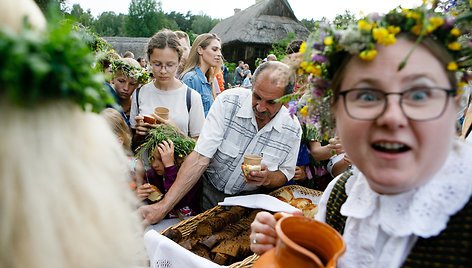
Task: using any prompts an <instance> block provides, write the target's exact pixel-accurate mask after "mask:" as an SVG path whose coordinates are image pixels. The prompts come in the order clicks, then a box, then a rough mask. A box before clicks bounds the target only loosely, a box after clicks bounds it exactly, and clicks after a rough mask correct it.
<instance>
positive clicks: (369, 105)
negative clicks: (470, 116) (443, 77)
mask: <svg viewBox="0 0 472 268" xmlns="http://www.w3.org/2000/svg"><path fill="white" fill-rule="evenodd" d="M339 95H341V96H343V100H344V107H345V109H346V112H347V114H348V115H349V116H350V117H352V118H354V119H359V120H375V119H377V118H379V117H380V116H382V114H383V113H384V112H385V110H386V109H387V96H388V95H400V99H399V102H400V107H401V109H402V111H403V114H404V115H405V116H406V117H407V118H409V119H411V120H417V121H424V120H432V119H436V118H438V117H440V116H441V115H442V114H443V113H444V111H445V110H446V108H447V103H448V99H449V96H455V95H456V91H455V90H454V89H445V88H438V87H415V88H411V89H408V90H405V91H403V92H389V93H385V92H383V91H381V90H379V89H375V88H354V89H349V90H345V91H341V92H339Z"/></svg>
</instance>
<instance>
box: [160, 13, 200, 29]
mask: <svg viewBox="0 0 472 268" xmlns="http://www.w3.org/2000/svg"><path fill="white" fill-rule="evenodd" d="M193 17H194V16H193V15H192V13H190V11H188V12H187V15H184V14H182V13H178V12H175V11H172V12H170V13H168V14H166V18H167V20H168V21H174V22H175V23H176V25H177V27H176V28H175V29H174V28H172V29H173V30H181V31H184V32H189V31H190V30H192V21H193Z"/></svg>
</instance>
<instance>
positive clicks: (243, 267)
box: [161, 185, 323, 268]
mask: <svg viewBox="0 0 472 268" xmlns="http://www.w3.org/2000/svg"><path fill="white" fill-rule="evenodd" d="M283 189H287V190H291V191H292V192H293V193H294V194H296V193H299V194H301V195H304V196H312V197H315V198H318V199H319V197H321V195H322V194H323V192H321V191H316V190H312V189H309V188H306V187H303V186H299V185H288V186H284V187H281V188H279V189H277V190H275V191H273V192H271V193H269V195H271V196H279V194H280V193H281V192H282V191H283ZM223 210H224V208H223V207H222V206H216V207H214V208H212V209H209V210H207V211H205V212H203V213H200V214H198V215H197V216H195V217H192V218H189V219H187V220H184V221H181V222H179V223H178V224H176V225H173V226H170V227H168V228H167V229H165V230H163V231H161V234H163V233H164V232H165V231H167V230H168V229H178V230H179V231H180V232H181V233H182V237H187V236H189V235H190V234H191V233H192V232H193V231H194V230H195V229H196V228H197V225H198V224H199V223H200V222H201V221H203V220H204V219H206V218H208V217H213V216H215V215H216V214H218V213H219V212H221V211H223ZM258 258H259V255H257V254H252V255H251V256H248V257H246V258H245V259H244V260H242V261H239V262H235V263H233V264H231V265H230V266H229V267H230V268H248V267H252V265H253V264H254V262H256V260H257V259H258Z"/></svg>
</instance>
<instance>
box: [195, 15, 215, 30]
mask: <svg viewBox="0 0 472 268" xmlns="http://www.w3.org/2000/svg"><path fill="white" fill-rule="evenodd" d="M218 22H220V20H219V19H212V18H211V17H210V16H208V15H196V16H194V19H193V22H192V31H193V32H194V33H196V34H202V33H208V32H210V30H211V29H213V27H215V25H216V24H217V23H218Z"/></svg>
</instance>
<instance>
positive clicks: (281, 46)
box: [269, 33, 295, 60]
mask: <svg viewBox="0 0 472 268" xmlns="http://www.w3.org/2000/svg"><path fill="white" fill-rule="evenodd" d="M287 37H288V39H282V40H280V41H279V42H278V43H275V44H272V50H271V51H269V54H274V55H275V56H276V57H277V60H282V59H283V58H285V55H286V54H285V50H286V49H287V46H288V44H290V42H292V40H294V39H295V33H288V34H287Z"/></svg>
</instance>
